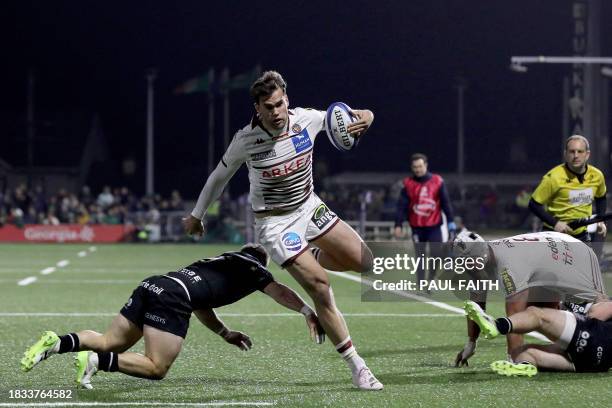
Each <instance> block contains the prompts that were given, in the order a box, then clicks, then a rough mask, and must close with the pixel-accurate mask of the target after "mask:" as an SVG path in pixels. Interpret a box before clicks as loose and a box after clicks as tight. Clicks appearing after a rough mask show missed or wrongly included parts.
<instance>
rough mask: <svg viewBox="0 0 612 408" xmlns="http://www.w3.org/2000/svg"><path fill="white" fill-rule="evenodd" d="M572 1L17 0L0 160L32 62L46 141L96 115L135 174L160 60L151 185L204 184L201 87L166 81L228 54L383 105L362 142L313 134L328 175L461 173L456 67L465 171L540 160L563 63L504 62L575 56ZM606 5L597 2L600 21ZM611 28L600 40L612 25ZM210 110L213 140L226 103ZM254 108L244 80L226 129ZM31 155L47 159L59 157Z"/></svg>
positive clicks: (298, 94) (225, 61)
mask: <svg viewBox="0 0 612 408" xmlns="http://www.w3.org/2000/svg"><path fill="white" fill-rule="evenodd" d="M604 3H606V2H604ZM571 4H572V2H571V1H569V0H515V1H490V0H474V1H466V0H419V1H381V2H372V1H352V2H339V1H338V2H334V1H328V2H318V1H294V2H284V1H283V2H281V1H267V2H254V1H228V2H210V1H194V0H190V1H179V2H168V1H149V2H123V3H116V2H77V1H74V2H68V1H57V2H56V1H52V2H43V1H38V2H23V1H22V2H14V3H12V5H5V6H4V7H5V10H6V13H5V12H3V14H4V18H5V19H7V21H6V23H4V24H3V26H4V28H3V30H6V32H5V33H4V34H3V35H2V37H3V41H4V42H5V46H3V51H4V58H3V60H4V62H3V64H1V68H0V70H1V71H2V72H1V76H0V78H1V79H0V81H2V93H1V94H0V114H1V116H0V118H1V120H2V122H1V123H0V126H1V128H0V129H1V131H2V133H3V134H2V135H1V136H0V137H1V138H2V139H3V142H2V143H3V145H4V146H5V147H4V148H0V158H3V159H4V160H6V161H8V162H9V163H11V164H15V165H19V164H24V163H25V157H26V156H25V144H24V142H23V140H24V138H25V133H26V131H25V122H24V115H25V110H26V97H25V95H26V92H25V91H26V77H27V70H28V67H34V69H35V72H36V81H37V88H36V110H37V120H38V123H39V124H38V125H37V137H40V138H41V139H44V140H50V141H51V142H53V143H57V144H61V143H62V140H63V139H62V132H61V131H58V130H57V126H58V125H54V123H55V122H54V120H56V121H57V117H59V116H61V117H63V118H65V117H69V118H70V117H73V116H74V117H79V118H86V120H85V121H84V123H85V124H84V125H83V126H84V127H81V128H79V132H82V137H84V136H85V134H86V132H87V130H88V127H89V120H90V119H89V118H90V117H91V115H92V114H93V113H94V112H98V113H99V114H100V117H101V121H102V127H103V130H104V132H105V135H106V136H107V138H108V140H109V143H110V147H111V152H112V158H113V159H114V161H115V166H116V168H118V165H117V163H119V162H120V161H121V160H122V159H123V158H125V157H128V156H132V157H135V158H136V159H137V160H138V162H139V175H142V171H143V170H144V162H143V161H142V160H143V159H144V142H145V80H144V72H145V69H146V68H147V67H150V66H155V67H157V68H158V69H159V77H158V81H157V83H156V149H157V150H156V160H157V162H156V176H157V187H158V190H160V191H162V192H167V191H169V190H170V189H171V188H173V187H178V188H180V189H181V190H182V191H183V193H184V194H186V195H187V196H192V195H195V194H196V193H197V191H199V189H200V188H201V186H202V183H203V181H204V179H205V176H206V168H207V166H206V148H207V144H206V126H207V118H206V96H205V94H196V95H187V96H175V95H173V94H172V89H173V88H174V87H175V86H176V85H178V84H180V83H181V82H183V81H184V80H186V79H188V78H190V77H193V76H198V75H201V74H204V73H205V72H206V71H207V70H208V68H209V67H211V66H212V67H215V68H216V69H217V70H218V72H220V70H221V69H222V68H223V67H224V66H228V67H229V68H230V70H231V72H232V73H234V74H236V73H239V72H243V71H246V70H249V69H251V68H252V67H253V66H254V65H255V64H257V63H260V64H261V65H262V67H263V68H264V69H276V70H278V71H280V72H281V73H282V74H283V75H284V77H285V79H286V80H287V82H288V85H289V87H288V93H289V97H290V102H291V104H293V105H294V106H312V107H317V108H321V109H325V107H326V106H327V105H328V104H330V103H331V102H334V101H337V100H342V101H345V102H347V103H348V104H349V105H351V106H353V107H355V108H361V107H367V108H369V109H372V110H373V111H374V112H375V114H376V120H375V124H374V127H373V128H372V129H371V130H370V133H369V134H368V136H367V138H366V139H364V141H363V142H362V143H361V144H360V146H359V148H358V149H357V150H355V151H354V152H351V153H349V154H341V153H340V152H336V151H334V150H333V148H332V147H331V146H330V145H329V143H328V141H327V140H326V137H325V135H324V134H322V135H320V138H319V143H318V144H317V156H318V157H317V159H315V163H316V162H317V161H318V160H323V159H324V158H326V159H327V161H328V162H329V163H330V167H331V170H332V171H333V172H339V171H346V170H390V171H403V170H406V169H407V162H406V158H407V157H408V156H409V154H410V153H412V152H415V151H421V152H424V153H426V154H428V155H429V156H430V163H431V166H432V168H433V169H435V170H436V171H443V172H444V171H452V170H453V169H454V168H455V167H456V158H455V157H456V156H455V155H456V154H455V150H456V91H455V90H454V89H453V84H454V81H455V78H456V77H457V76H458V75H463V76H464V77H465V78H466V79H467V81H468V83H469V88H468V91H467V94H466V138H467V145H466V153H467V164H466V169H467V171H470V172H471V171H487V172H493V171H536V172H537V171H543V170H545V169H547V168H549V167H551V166H552V165H554V164H555V163H556V162H557V161H558V160H559V158H560V152H559V142H560V140H561V137H562V135H561V78H562V76H563V75H564V74H565V73H566V72H568V70H569V68H568V67H561V66H552V65H546V66H544V65H540V66H531V68H530V71H529V73H528V74H523V75H521V74H516V73H514V72H511V71H510V70H509V69H508V65H509V60H510V56H512V55H540V54H543V55H569V54H570V53H571V33H572V29H573V27H572V20H571ZM611 11H612V7H611V5H610V4H607V5H606V4H604V15H603V16H602V19H603V21H606V20H609V19H608V18H606V16H607V15H609V13H610V12H611ZM604 25H605V24H604ZM609 26H610V25H609V24H608V27H607V28H606V33H604V36H603V38H611V37H612V35H611V34H612V33H611V31H612V30H611V28H610V27H609ZM610 46H611V44H610V43H609V41H608V42H607V43H606V42H604V50H605V52H604V54H610V52H609V51H610ZM217 107H218V110H217V124H218V125H219V127H218V130H219V131H218V138H217V140H218V145H219V143H220V142H221V140H222V133H221V126H220V122H221V100H220V99H219V100H218V104H217ZM251 113H252V104H251V101H250V99H249V97H248V94H247V92H246V91H235V92H234V93H233V94H232V123H231V127H232V132H233V131H235V130H236V129H238V128H239V127H242V126H244V125H245V124H246V123H247V121H248V120H249V118H250V116H251ZM53 118H55V119H53ZM64 120H65V121H67V122H70V123H76V122H78V120H76V119H75V120H74V121H70V120H68V119H64ZM54 126H55V128H56V129H55V130H53V128H54ZM81 129H84V130H81ZM79 137H81V135H79ZM513 141H521V142H522V143H523V144H524V145H525V146H526V152H527V155H528V156H527V157H528V161H527V162H523V163H522V164H520V166H517V165H516V163H512V162H511V161H510V160H509V151H510V145H511V143H512V142H513ZM64 143H65V140H64ZM66 152H67V153H66V156H68V157H63V158H61V157H57V162H58V163H59V162H62V163H63V162H66V161H67V160H68V161H69V160H70V159H72V158H74V162H75V163H76V162H78V159H79V158H78V153H76V154H74V153H68V152H70V149H69V148H68V147H67V149H66ZM221 153H222V151H221V150H218V151H217V152H216V154H215V156H216V157H217V158H218V157H219V156H220V155H221ZM36 154H37V156H36V159H37V160H38V162H40V163H53V162H54V160H56V158H54V157H44V153H43V152H40V151H37V152H36ZM109 174H114V173H112V172H111V173H109ZM117 174H118V173H117ZM119 183H121V181H118V182H117V183H116V184H119ZM138 183H139V185H144V181H142V182H141V181H138Z"/></svg>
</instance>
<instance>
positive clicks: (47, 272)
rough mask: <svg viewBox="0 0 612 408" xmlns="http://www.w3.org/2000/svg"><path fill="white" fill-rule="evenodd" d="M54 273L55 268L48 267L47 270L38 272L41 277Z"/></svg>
mask: <svg viewBox="0 0 612 408" xmlns="http://www.w3.org/2000/svg"><path fill="white" fill-rule="evenodd" d="M53 272H55V268H54V267H53V266H50V267H48V268H45V269H43V270H42V271H40V274H41V275H49V274H51V273H53Z"/></svg>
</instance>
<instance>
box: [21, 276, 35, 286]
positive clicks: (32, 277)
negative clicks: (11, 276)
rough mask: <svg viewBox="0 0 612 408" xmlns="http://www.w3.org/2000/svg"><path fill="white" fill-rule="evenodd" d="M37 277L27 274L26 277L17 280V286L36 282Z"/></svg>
mask: <svg viewBox="0 0 612 408" xmlns="http://www.w3.org/2000/svg"><path fill="white" fill-rule="evenodd" d="M37 279H38V278H37V277H36V276H28V277H27V278H25V279H22V280H20V281H19V282H17V284H18V285H19V286H27V285H29V284H30V283H34V282H36V280H37Z"/></svg>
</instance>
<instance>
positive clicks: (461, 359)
mask: <svg viewBox="0 0 612 408" xmlns="http://www.w3.org/2000/svg"><path fill="white" fill-rule="evenodd" d="M477 303H478V305H480V307H482V308H483V309H485V307H486V302H477ZM466 319H467V333H468V339H467V341H466V342H465V345H464V346H463V349H462V350H461V351H459V353H457V356H456V357H455V367H463V366H468V365H469V364H468V360H469V358H470V357H472V356H473V355H474V353H476V341H477V340H478V336H480V327H478V325H477V324H476V323H475V322H474V321H472V320H470V318H469V317H466Z"/></svg>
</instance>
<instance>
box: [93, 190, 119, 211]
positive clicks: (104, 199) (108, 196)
mask: <svg viewBox="0 0 612 408" xmlns="http://www.w3.org/2000/svg"><path fill="white" fill-rule="evenodd" d="M114 201H115V197H114V196H113V193H111V188H110V186H104V189H103V190H102V192H101V193H100V194H99V195H98V200H97V203H98V205H99V206H100V207H102V208H106V207H110V206H111V205H113V202H114Z"/></svg>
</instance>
